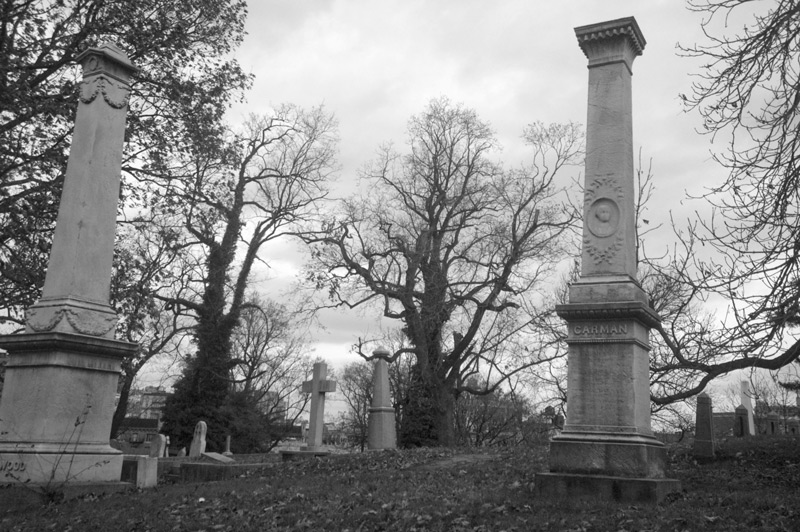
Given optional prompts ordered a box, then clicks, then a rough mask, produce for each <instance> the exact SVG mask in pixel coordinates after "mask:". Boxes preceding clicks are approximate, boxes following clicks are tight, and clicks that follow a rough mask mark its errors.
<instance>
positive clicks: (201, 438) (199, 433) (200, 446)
mask: <svg viewBox="0 0 800 532" xmlns="http://www.w3.org/2000/svg"><path fill="white" fill-rule="evenodd" d="M207 431H208V425H206V422H205V421H198V422H197V425H195V426H194V435H193V436H192V445H191V446H190V447H189V458H199V457H200V455H202V454H203V453H204V452H206V432H207Z"/></svg>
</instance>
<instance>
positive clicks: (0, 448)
mask: <svg viewBox="0 0 800 532" xmlns="http://www.w3.org/2000/svg"><path fill="white" fill-rule="evenodd" d="M77 60H78V61H79V62H80V64H81V66H82V67H83V79H82V81H81V84H80V93H79V103H78V109H77V112H76V115H75V127H74V130H73V135H72V144H71V146H70V152H69V160H68V162H67V169H66V174H65V177H64V186H63V189H62V192H61V201H60V203H59V208H58V218H57V221H56V227H55V233H54V235H53V245H52V248H51V250H50V258H49V262H48V267H47V274H46V277H45V282H44V287H43V289H42V297H41V299H39V301H38V302H37V303H36V304H34V305H33V306H31V307H30V308H29V309H28V312H27V315H26V323H25V333H24V334H19V335H10V336H4V337H0V348H3V349H5V350H6V351H8V352H9V353H10V354H11V356H10V360H9V362H8V366H7V368H6V376H5V387H4V390H3V397H2V401H1V402H0V420H2V421H0V423H1V424H2V426H0V464H2V463H17V462H18V463H19V464H20V465H19V468H20V470H19V471H20V473H21V474H20V475H18V479H19V480H20V481H22V482H29V483H32V484H36V483H59V482H118V481H119V479H120V475H121V472H122V453H121V451H119V450H116V449H113V448H112V447H111V446H110V445H109V444H108V442H109V440H108V434H109V431H110V427H111V418H112V415H113V412H114V395H115V393H116V390H117V383H118V380H119V372H120V367H121V361H122V360H123V358H125V357H128V356H131V355H132V354H133V353H135V351H136V349H137V346H136V345H135V344H131V343H128V342H121V341H118V340H115V339H114V329H115V326H116V323H117V318H116V314H115V313H114V310H113V309H112V307H111V305H110V304H109V291H110V285H111V269H112V260H113V256H114V236H115V228H116V218H117V201H118V199H119V191H120V171H121V170H120V168H121V161H122V149H123V143H124V134H125V121H126V114H127V106H128V97H129V94H130V85H129V80H130V77H131V75H132V74H133V73H134V72H135V71H136V67H134V66H133V65H132V64H131V62H130V60H129V59H128V57H127V56H126V55H125V54H124V53H123V52H122V51H121V50H120V49H119V48H117V47H116V46H114V45H113V44H104V45H102V46H100V47H98V48H89V49H88V50H86V51H84V52H83V53H81V54H80V55H79V56H78V58H77ZM76 420H78V422H79V423H78V425H76V424H75V423H76ZM77 427H79V428H77ZM65 449H66V451H65Z"/></svg>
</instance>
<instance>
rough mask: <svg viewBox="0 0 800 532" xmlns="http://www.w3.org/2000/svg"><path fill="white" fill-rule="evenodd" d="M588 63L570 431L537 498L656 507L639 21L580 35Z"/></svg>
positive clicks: (662, 492)
mask: <svg viewBox="0 0 800 532" xmlns="http://www.w3.org/2000/svg"><path fill="white" fill-rule="evenodd" d="M575 34H576V36H577V38H578V43H579V45H580V47H581V49H582V50H583V52H584V54H585V55H586V56H587V58H588V60H589V64H588V66H589V94H588V117H587V126H586V129H587V133H586V160H585V165H586V170H585V179H586V182H585V187H584V210H583V245H582V255H581V275H580V278H579V280H578V281H577V282H575V283H573V284H572V285H571V286H570V288H569V303H568V304H565V305H558V306H557V307H556V311H557V313H558V315H559V316H561V317H562V318H563V319H565V320H566V322H567V324H568V336H567V343H568V345H569V362H568V367H569V371H568V376H567V379H568V383H567V387H568V390H569V401H568V403H567V419H566V423H565V424H564V430H563V431H562V432H561V434H558V435H556V436H554V437H553V439H552V442H551V445H550V458H549V465H550V472H549V473H543V474H538V475H536V480H535V486H536V491H537V494H539V495H541V496H549V497H560V498H569V499H573V498H575V497H581V496H584V497H590V498H593V499H612V500H618V501H641V502H646V501H658V500H660V499H662V498H663V497H665V496H666V494H667V493H669V492H671V491H674V490H676V489H679V487H680V485H679V483H678V482H677V481H675V480H671V479H666V478H665V468H666V451H665V449H664V445H663V444H662V443H661V442H660V441H658V440H657V439H656V438H655V437H654V436H653V432H652V430H651V428H650V388H649V375H648V369H649V351H650V344H649V332H650V329H651V328H653V327H655V326H658V324H659V321H660V318H659V316H658V314H657V313H656V312H655V311H654V310H653V309H652V307H651V306H650V305H649V303H648V297H647V294H645V292H644V290H642V287H641V285H640V284H639V282H638V281H637V278H636V273H637V272H636V262H637V261H636V250H637V243H636V226H635V223H636V220H635V203H634V171H633V137H632V111H631V109H632V98H631V73H632V65H633V60H634V58H635V57H636V56H638V55H641V53H642V50H643V49H644V46H645V40H644V37H643V36H642V33H641V31H640V30H639V26H638V24H637V23H636V20H635V19H634V18H633V17H629V18H624V19H619V20H613V21H609V22H602V23H599V24H592V25H589V26H582V27H579V28H576V29H575Z"/></svg>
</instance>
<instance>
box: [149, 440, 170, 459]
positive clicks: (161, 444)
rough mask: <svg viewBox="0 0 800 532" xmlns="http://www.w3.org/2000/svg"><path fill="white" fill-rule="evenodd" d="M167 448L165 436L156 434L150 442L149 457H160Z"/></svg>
mask: <svg viewBox="0 0 800 532" xmlns="http://www.w3.org/2000/svg"><path fill="white" fill-rule="evenodd" d="M166 448H167V437H166V436H164V435H163V434H156V437H155V438H153V441H152V442H150V457H151V458H162V457H163V456H164V451H165V449H166Z"/></svg>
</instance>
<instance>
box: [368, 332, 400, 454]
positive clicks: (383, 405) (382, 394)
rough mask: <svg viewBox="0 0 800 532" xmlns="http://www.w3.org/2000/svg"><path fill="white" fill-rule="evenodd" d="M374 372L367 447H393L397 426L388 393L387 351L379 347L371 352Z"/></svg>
mask: <svg viewBox="0 0 800 532" xmlns="http://www.w3.org/2000/svg"><path fill="white" fill-rule="evenodd" d="M373 354H374V355H375V356H376V357H378V359H377V360H376V361H375V372H374V373H373V376H372V406H370V408H369V420H368V432H367V447H369V448H370V449H395V448H396V447H397V428H396V425H395V417H394V408H393V407H392V399H391V396H390V393H389V363H388V362H387V361H386V359H387V358H388V357H389V351H387V350H386V349H385V348H383V347H379V348H378V349H376V350H375V351H374V353H373Z"/></svg>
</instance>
